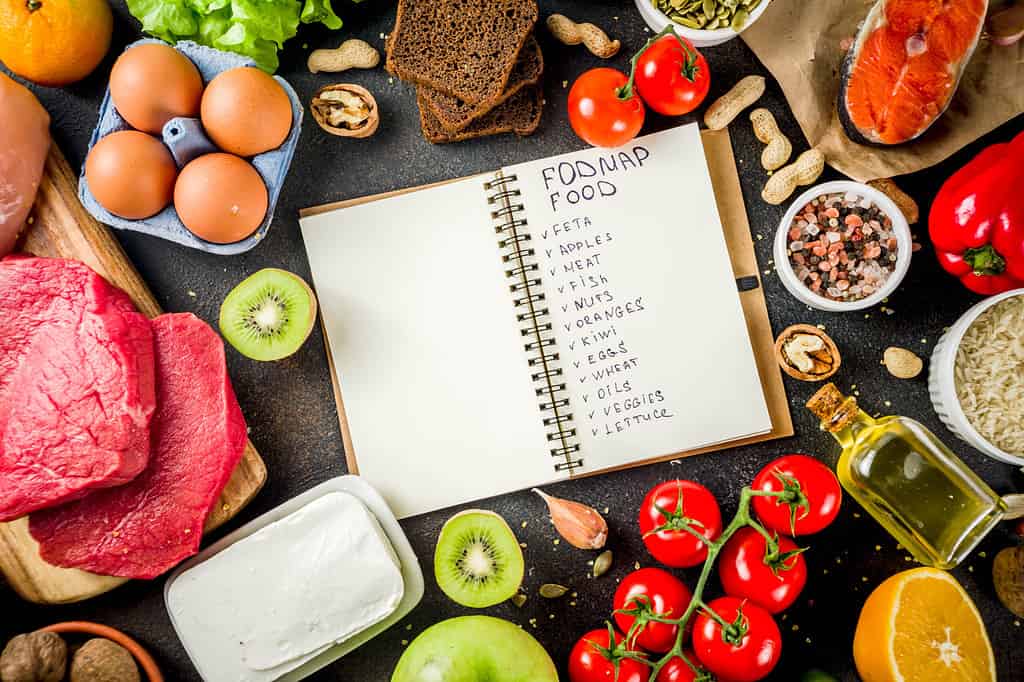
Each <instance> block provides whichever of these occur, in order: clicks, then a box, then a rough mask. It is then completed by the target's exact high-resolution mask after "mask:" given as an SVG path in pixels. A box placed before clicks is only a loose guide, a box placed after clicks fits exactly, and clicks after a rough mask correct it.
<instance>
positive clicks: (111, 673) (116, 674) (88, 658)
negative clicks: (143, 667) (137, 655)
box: [71, 637, 141, 682]
mask: <svg viewBox="0 0 1024 682" xmlns="http://www.w3.org/2000/svg"><path fill="white" fill-rule="evenodd" d="M140 680H141V678H140V676H139V668H138V666H136V665H135V659H134V658H132V655H131V654H130V653H129V652H128V650H127V649H125V648H124V647H123V646H121V645H120V644H117V643H116V642H112V641H110V640H109V639H104V638H102V637H97V638H95V639H90V640H89V641H88V642H86V643H85V644H83V645H82V647H81V648H80V649H79V650H78V651H76V652H75V657H74V658H72V659H71V682H140Z"/></svg>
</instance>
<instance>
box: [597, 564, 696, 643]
mask: <svg viewBox="0 0 1024 682" xmlns="http://www.w3.org/2000/svg"><path fill="white" fill-rule="evenodd" d="M691 596H692V595H691V594H690V590H689V589H688V588H687V587H686V585H685V584H683V581H682V580H680V579H679V578H677V577H675V576H674V575H672V574H671V573H669V572H668V571H663V570H661V569H660V568H641V569H640V570H638V571H633V572H632V573H630V574H629V575H627V576H626V577H625V578H624V579H623V580H622V582H621V583H619V587H618V589H617V590H615V602H614V603H615V611H616V612H615V615H614V617H615V624H616V625H618V626H619V629H620V630H622V631H623V632H625V633H626V635H627V636H628V635H629V631H630V628H632V627H633V623H635V622H636V616H633V615H629V614H625V613H619V610H620V609H625V610H631V609H637V608H639V609H642V610H645V611H647V612H649V613H652V614H654V615H656V616H663V617H665V618H680V617H682V615H683V613H685V612H686V608H687V607H688V606H689V605H690V597H691ZM678 632H679V628H678V627H677V626H675V625H669V624H668V623H656V622H648V623H647V625H645V626H644V627H643V628H641V629H640V630H639V632H637V633H636V636H635V637H634V638H633V640H632V641H631V642H630V645H632V646H638V647H640V648H641V649H645V650H647V651H656V652H658V653H664V652H666V651H668V650H669V649H671V648H672V647H673V645H675V643H676V634H677V633H678Z"/></svg>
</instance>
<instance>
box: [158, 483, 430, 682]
mask: <svg viewBox="0 0 1024 682" xmlns="http://www.w3.org/2000/svg"><path fill="white" fill-rule="evenodd" d="M422 596H423V573H422V571H421V570H420V566H419V562H418V561H417V559H416V555H415V553H414V552H413V550H412V547H411V546H410V545H409V541H408V539H407V538H406V537H405V534H404V533H403V532H402V529H401V527H400V526H399V525H398V521H397V520H396V519H395V516H394V514H392V513H391V510H390V509H389V508H388V506H387V504H386V503H385V502H384V500H383V498H381V497H380V495H379V494H378V493H377V491H375V490H374V489H373V488H372V487H370V485H369V484H368V483H366V482H365V481H363V479H361V478H360V477H358V476H342V477H339V478H334V479H331V480H329V481H326V482H324V483H322V484H320V485H318V486H316V487H315V488H313V489H311V490H308V491H306V492H305V493H303V494H301V495H299V496H298V497H295V498H293V499H291V500H289V501H288V502H286V503H284V504H282V505H281V506H279V507H277V508H275V509H273V510H271V511H269V512H267V513H266V514H264V515H263V516H260V517H259V518H257V519H255V520H254V521H251V522H250V523H248V524H246V525H245V526H243V527H241V528H239V529H238V530H236V531H234V532H233V533H230V534H229V535H227V536H226V537H224V538H223V539H221V540H219V541H218V542H215V543H214V544H213V545H211V546H210V547H207V548H206V549H205V550H203V551H202V552H200V553H199V554H198V555H197V556H196V557H194V558H193V559H191V560H189V561H188V562H186V563H185V564H184V565H182V566H181V567H180V568H179V569H178V570H176V571H175V572H174V573H173V574H172V575H171V577H170V578H169V579H168V581H167V584H166V586H165V587H164V602H165V604H166V606H167V611H168V613H169V614H170V617H171V623H172V624H173V625H174V629H175V631H176V632H177V633H178V637H179V638H180V639H181V642H182V644H183V645H184V647H185V650H186V652H187V653H188V655H189V657H190V658H191V659H192V663H193V664H194V665H195V666H196V669H197V670H198V671H199V673H200V674H201V675H202V677H203V679H204V680H207V682H224V681H225V680H232V682H271V681H272V680H282V681H283V682H295V681H297V680H302V679H304V678H306V677H308V676H309V675H312V674H313V673H314V672H316V671H317V670H320V669H321V668H323V667H324V666H327V665H329V664H331V663H333V662H334V661H336V660H338V659H339V658H341V657H342V656H344V655H345V654H347V653H349V652H350V651H352V650H354V649H355V648H357V647H359V646H361V645H362V644H364V643H366V642H367V641H369V640H370V639H372V638H373V637H375V636H376V635H378V634H380V633H381V632H383V631H384V630H386V629H387V628H389V627H390V626H391V625H394V624H395V623H396V622H398V621H399V620H401V619H402V618H403V617H404V616H405V615H406V614H408V613H409V612H410V611H411V610H412V609H413V607H415V606H416V604H417V603H419V601H420V599H421V598H422Z"/></svg>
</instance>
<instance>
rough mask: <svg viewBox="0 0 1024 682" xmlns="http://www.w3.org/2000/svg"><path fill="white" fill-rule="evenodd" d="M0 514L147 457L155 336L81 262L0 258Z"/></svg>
mask: <svg viewBox="0 0 1024 682" xmlns="http://www.w3.org/2000/svg"><path fill="white" fill-rule="evenodd" d="M0 291H2V292H3V295H2V296H0V521H10V520H13V519H16V518H18V517H20V516H24V515H25V514H27V513H29V512H31V511H35V510H37V509H43V508H45V507H51V506H54V505H58V504H64V503H65V502H69V501H71V500H74V499H77V498H78V497H81V496H82V495H84V494H86V493H88V492H89V491H90V490H93V489H96V488H104V487H109V486H117V485H123V484H125V483H127V482H128V481H130V480H131V479H133V478H134V477H135V476H137V475H138V474H139V473H140V472H141V471H142V470H143V469H144V468H145V467H146V463H147V462H148V460H149V451H150V448H149V423H150V420H151V419H152V416H153V411H154V409H155V407H156V396H155V389H154V375H153V372H154V360H153V334H152V330H151V328H150V324H149V320H147V319H146V318H145V316H143V315H141V314H139V313H138V312H136V311H135V308H134V306H133V305H132V303H131V301H130V300H129V298H128V296H127V295H125V293H124V292H122V291H121V290H119V289H117V288H115V287H113V286H111V285H110V284H108V283H107V282H106V280H104V279H103V278H102V277H100V276H99V275H97V274H96V273H95V272H93V271H92V270H90V269H89V268H88V267H87V266H86V265H84V264H82V263H79V262H76V261H67V260H61V259H57V258H30V257H24V256H8V257H7V258H4V259H3V260H0Z"/></svg>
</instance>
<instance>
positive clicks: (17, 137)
mask: <svg viewBox="0 0 1024 682" xmlns="http://www.w3.org/2000/svg"><path fill="white" fill-rule="evenodd" d="M49 150H50V115H49V114H47V113H46V109H44V108H43V105H42V104H40V103H39V100H37V99H36V96H35V95H33V94H32V93H31V92H30V91H29V90H28V88H26V87H25V86H23V85H21V84H20V83H17V82H16V81H14V80H12V79H11V78H9V77H8V76H6V75H5V74H3V73H0V258H2V257H3V256H5V255H7V254H8V253H10V251H11V249H13V248H14V242H15V241H16V240H17V239H18V234H19V233H21V229H22V227H24V225H25V219H26V218H28V214H29V211H31V210H32V203H33V202H34V201H35V200H36V190H38V189H39V181H40V179H42V177H43V164H44V163H46V154H47V153H48V152H49Z"/></svg>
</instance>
